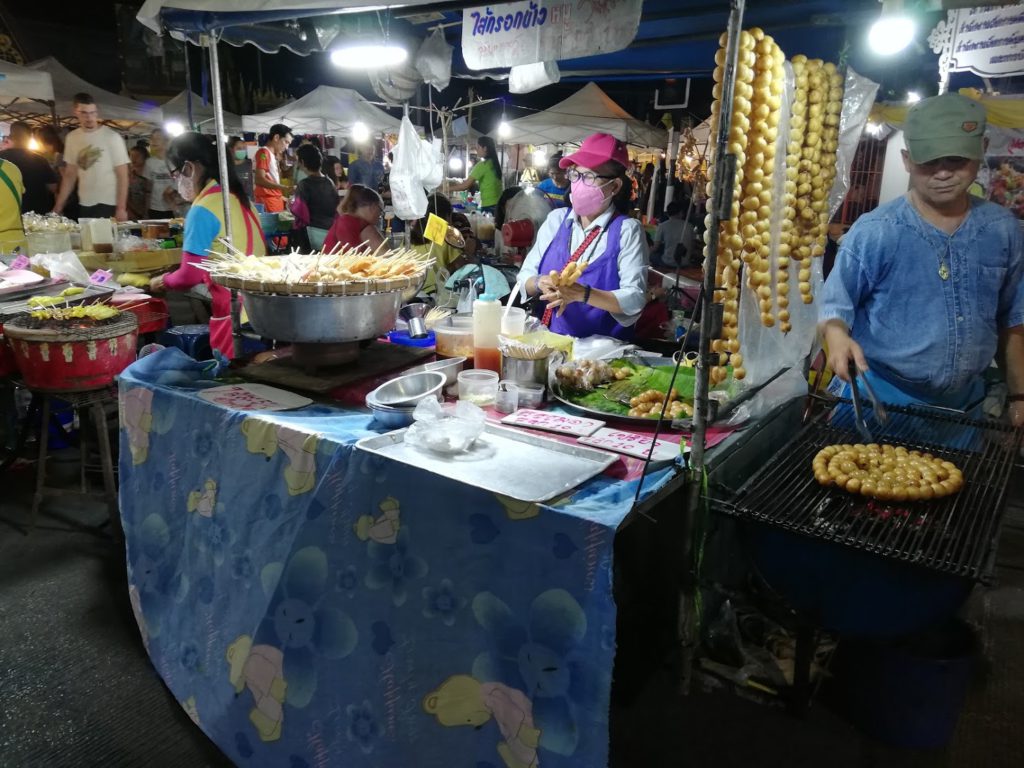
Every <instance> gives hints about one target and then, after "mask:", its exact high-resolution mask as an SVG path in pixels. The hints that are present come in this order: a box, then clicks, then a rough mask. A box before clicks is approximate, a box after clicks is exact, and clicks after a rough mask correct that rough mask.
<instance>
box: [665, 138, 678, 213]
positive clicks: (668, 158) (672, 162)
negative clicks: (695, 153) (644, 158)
mask: <svg viewBox="0 0 1024 768" xmlns="http://www.w3.org/2000/svg"><path fill="white" fill-rule="evenodd" d="M678 144H679V134H678V133H677V132H676V128H675V126H672V127H671V128H669V129H668V148H667V149H666V150H665V151H666V153H667V154H666V155H665V207H666V208H668V206H669V203H671V202H672V200H673V199H674V198H675V196H676V186H675V184H674V181H675V176H676V174H675V169H676V155H677V154H678V152H679V147H678Z"/></svg>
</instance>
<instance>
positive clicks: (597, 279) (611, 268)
mask: <svg viewBox="0 0 1024 768" xmlns="http://www.w3.org/2000/svg"><path fill="white" fill-rule="evenodd" d="M571 215H572V210H571V209H566V212H565V217H563V219H562V223H561V224H560V225H559V227H558V234H557V235H555V239H554V240H552V241H551V245H549V246H548V248H547V250H546V251H544V256H543V257H542V258H541V260H540V268H539V269H538V271H537V274H540V275H546V274H548V273H549V272H551V270H555V271H556V272H561V271H562V268H563V267H564V266H565V265H566V264H567V263H569V257H570V256H572V253H571V251H570V248H569V244H570V237H571V235H572V227H567V226H566V225H565V222H566V219H568V217H569V216H571ZM625 220H626V217H625V216H622V215H621V214H620V215H618V216H615V217H614V218H613V219H612V220H611V223H610V224H609V225H608V229H607V230H605V232H603V233H602V234H603V235H604V236H605V242H606V243H607V244H608V245H607V247H606V248H605V251H604V253H603V254H601V255H600V256H598V257H597V258H596V259H591V261H590V263H589V264H588V265H587V268H586V270H585V271H584V272H583V276H582V277H580V279H579V283H580V285H589V286H590V287H591V288H598V289H600V290H602V291H614V290H616V289H618V287H619V234H620V232H621V231H622V222H623V221H625ZM543 310H544V307H543V306H541V308H540V311H541V313H542V314H543ZM551 330H552V331H554V332H555V333H561V334H565V335H567V336H577V337H579V338H585V337H587V336H594V335H595V334H599V335H601V336H613V337H615V338H616V339H622V340H624V341H629V340H631V339H632V338H633V326H631V325H630V326H622V325H619V324H618V323H617V322H615V318H614V317H612V315H611V313H610V312H607V311H606V310H603V309H598V308H597V307H592V306H590V305H588V304H584V303H583V302H581V301H574V302H573V303H572V304H569V305H568V306H567V307H566V308H565V312H563V313H562V316H561V317H558V315H557V312H556V314H554V315H552V317H551Z"/></svg>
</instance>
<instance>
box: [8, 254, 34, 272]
mask: <svg viewBox="0 0 1024 768" xmlns="http://www.w3.org/2000/svg"><path fill="white" fill-rule="evenodd" d="M29 266H30V265H29V261H28V256H26V255H25V254H23V253H21V254H18V258H16V259H15V260H14V261H12V262H11V269H28V268H29Z"/></svg>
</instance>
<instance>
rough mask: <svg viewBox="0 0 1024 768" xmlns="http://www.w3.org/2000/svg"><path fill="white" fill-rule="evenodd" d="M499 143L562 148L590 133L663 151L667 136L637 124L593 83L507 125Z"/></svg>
mask: <svg viewBox="0 0 1024 768" xmlns="http://www.w3.org/2000/svg"><path fill="white" fill-rule="evenodd" d="M508 127H509V132H508V134H507V135H505V136H503V137H502V141H504V142H507V143H509V144H566V143H572V142H579V141H582V140H583V139H584V138H586V137H587V136H589V135H590V134H592V133H610V134H611V135H612V136H615V137H616V138H618V139H621V140H622V141H624V142H626V143H627V144H631V145H633V146H637V147H644V148H658V149H664V148H665V145H666V144H667V143H668V134H667V133H666V132H665V131H664V130H663V129H661V128H656V127H654V126H652V125H648V124H647V123H645V122H644V121H643V120H637V119H636V118H635V117H633V116H632V115H630V114H629V113H628V112H626V110H624V109H623V108H622V107H620V106H619V105H618V104H616V103H615V102H614V101H612V99H611V98H610V97H609V96H608V94H606V93H605V92H604V91H602V90H601V87H600V86H599V85H597V83H587V84H586V85H585V86H584V87H583V88H581V89H580V90H578V91H576V93H574V94H573V95H572V96H570V97H569V98H567V99H564V100H563V101H560V102H558V103H557V104H555V105H554V106H553V107H551V108H549V109H545V110H543V111H542V112H537V113H535V114H532V115H527V116H526V117H520V118H518V119H517V120H510V121H509V123H508Z"/></svg>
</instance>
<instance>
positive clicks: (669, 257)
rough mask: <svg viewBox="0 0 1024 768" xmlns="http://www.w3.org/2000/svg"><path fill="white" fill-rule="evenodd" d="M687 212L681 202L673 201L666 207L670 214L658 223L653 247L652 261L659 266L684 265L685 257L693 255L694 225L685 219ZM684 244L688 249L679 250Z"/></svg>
mask: <svg viewBox="0 0 1024 768" xmlns="http://www.w3.org/2000/svg"><path fill="white" fill-rule="evenodd" d="M685 213H686V212H685V211H684V210H683V206H682V205H681V204H680V203H677V202H672V203H669V204H668V207H667V208H666V209H665V214H666V215H667V216H668V218H667V219H665V221H663V222H661V224H659V225H658V229H657V230H656V231H655V232H654V248H652V249H651V263H652V264H654V266H658V267H669V268H671V269H674V268H675V267H681V266H683V260H684V258H688V257H689V256H691V255H692V253H691V251H692V249H693V241H694V232H693V225H692V224H690V223H689V222H688V221H684V220H683V216H684V214H685ZM679 246H683V249H684V250H685V251H686V253H685V255H684V253H683V252H682V251H677V249H678V248H679Z"/></svg>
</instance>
